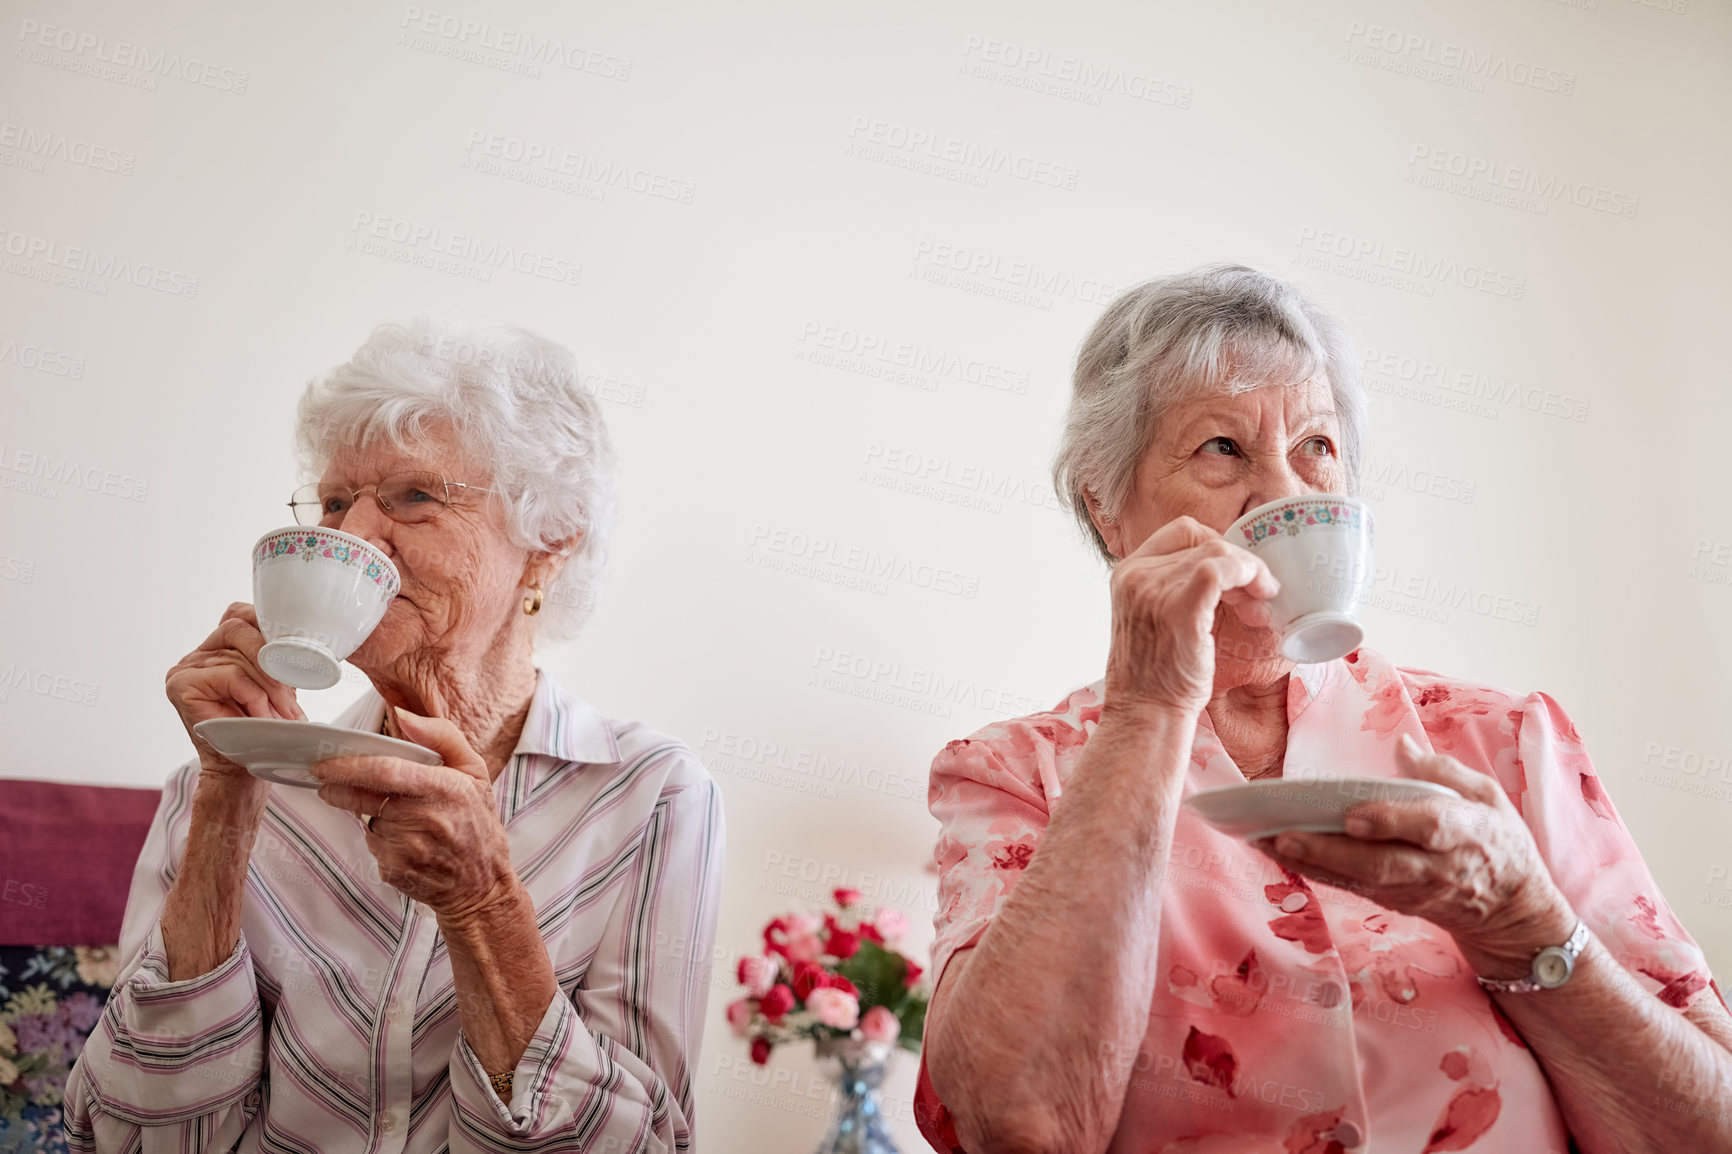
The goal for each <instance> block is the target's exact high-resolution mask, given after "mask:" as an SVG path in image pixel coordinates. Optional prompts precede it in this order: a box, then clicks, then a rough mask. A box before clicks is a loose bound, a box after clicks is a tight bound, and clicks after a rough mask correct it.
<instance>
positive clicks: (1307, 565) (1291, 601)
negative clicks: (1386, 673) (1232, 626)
mask: <svg viewBox="0 0 1732 1154" xmlns="http://www.w3.org/2000/svg"><path fill="white" fill-rule="evenodd" d="M1371 536H1372V521H1371V510H1370V508H1369V507H1367V506H1366V504H1365V502H1363V501H1360V500H1358V499H1356V498H1353V497H1344V496H1341V495H1340V494H1338V493H1311V494H1307V495H1306V496H1303V497H1286V498H1283V499H1282V500H1279V501H1271V502H1269V503H1268V504H1267V505H1259V506H1257V508H1255V509H1252V510H1251V511H1250V512H1249V513H1246V514H1245V515H1244V516H1243V517H1240V518H1239V519H1238V520H1237V521H1234V522H1233V524H1232V525H1231V526H1229V527H1228V529H1227V540H1228V541H1231V542H1232V543H1233V544H1235V545H1238V546H1240V547H1242V548H1245V549H1249V550H1250V551H1251V552H1253V553H1255V554H1256V555H1257V556H1258V557H1260V558H1262V560H1263V563H1264V564H1265V565H1267V566H1269V571H1270V572H1272V573H1273V574H1275V580H1277V581H1279V582H1280V583H1281V591H1280V592H1279V593H1277V594H1276V595H1275V596H1274V597H1272V598H1270V600H1269V602H1268V605H1269V612H1270V615H1271V616H1272V618H1273V621H1272V623H1271V624H1272V625H1273V627H1274V629H1275V631H1276V632H1277V633H1279V634H1280V635H1281V655H1282V656H1283V657H1285V658H1287V659H1288V660H1290V661H1297V662H1300V663H1302V664H1311V663H1314V662H1318V661H1333V660H1334V659H1335V658H1337V657H1345V656H1346V655H1347V654H1349V653H1352V652H1353V651H1354V650H1355V649H1357V648H1359V643H1360V642H1361V641H1363V640H1364V639H1365V630H1364V629H1363V628H1362V627H1361V626H1360V624H1359V622H1358V620H1356V618H1355V613H1356V611H1357V610H1358V607H1359V602H1360V600H1361V599H1362V598H1363V597H1364V595H1365V590H1366V585H1367V583H1368V580H1369V578H1370V576H1371Z"/></svg>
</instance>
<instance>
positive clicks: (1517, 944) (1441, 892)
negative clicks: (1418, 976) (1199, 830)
mask: <svg viewBox="0 0 1732 1154" xmlns="http://www.w3.org/2000/svg"><path fill="white" fill-rule="evenodd" d="M1396 765H1397V767H1398V768H1399V769H1400V770H1401V772H1402V773H1403V774H1405V775H1406V776H1408V777H1412V778H1417V779H1418V780H1420V781H1430V782H1435V783H1437V784H1438V785H1446V786H1448V787H1449V788H1451V789H1453V790H1455V791H1456V792H1457V793H1459V794H1461V796H1462V800H1460V801H1456V800H1454V799H1447V800H1444V801H1441V802H1440V801H1432V800H1427V801H1418V802H1393V801H1375V802H1366V803H1364V804H1362V805H1356V806H1354V807H1353V808H1352V809H1351V810H1349V811H1348V813H1347V828H1348V832H1347V833H1345V834H1326V833H1297V832H1289V833H1282V834H1277V835H1276V836H1275V837H1273V838H1265V839H1262V840H1260V841H1259V842H1258V843H1257V846H1258V848H1259V849H1261V850H1263V852H1264V853H1267V854H1268V855H1269V856H1270V857H1272V858H1274V859H1275V861H1277V862H1279V863H1280V864H1281V865H1283V866H1286V867H1287V868H1288V869H1290V870H1292V871H1293V872H1294V873H1299V874H1304V875H1305V876H1306V877H1309V878H1312V879H1314V880H1316V881H1320V882H1323V883H1324V884H1326V885H1332V886H1338V887H1340V888H1342V889H1346V890H1351V891H1354V892H1356V893H1360V894H1363V895H1365V896H1366V897H1368V898H1370V899H1371V900H1372V901H1374V902H1376V903H1377V904H1378V905H1381V906H1384V907H1385V908H1387V909H1391V910H1394V911H1396V912H1397V913H1403V914H1410V915H1412V916H1414V917H1420V918H1424V919H1425V920H1426V921H1429V922H1431V923H1433V924H1434V925H1437V926H1439V927H1441V928H1443V929H1445V930H1447V931H1449V933H1450V934H1451V935H1453V936H1454V938H1455V940H1456V943H1457V945H1458V946H1460V947H1461V949H1462V952H1463V954H1464V955H1466V957H1467V960H1468V962H1469V964H1471V965H1473V966H1474V968H1475V970H1476V971H1477V972H1478V973H1480V975H1481V976H1483V977H1515V976H1525V975H1526V974H1527V972H1528V968H1529V965H1530V963H1531V960H1532V958H1533V956H1534V953H1535V952H1536V951H1537V950H1539V949H1541V948H1542V947H1544V946H1548V945H1559V944H1561V943H1562V942H1563V941H1564V939H1565V938H1567V937H1568V936H1569V935H1570V932H1571V931H1572V930H1573V929H1574V928H1575V915H1574V914H1573V913H1572V912H1571V910H1570V905H1569V902H1568V901H1567V900H1566V899H1565V898H1564V896H1563V894H1562V893H1561V892H1560V891H1559V890H1558V887H1557V884H1556V883H1555V882H1554V881H1553V880H1552V876H1551V872H1550V871H1549V870H1547V869H1546V864H1545V862H1544V860H1543V859H1541V857H1540V853H1539V849H1538V847H1536V846H1535V845H1534V839H1533V834H1532V833H1531V832H1530V831H1529V830H1528V827H1527V825H1526V823H1525V822H1523V821H1522V818H1521V814H1519V813H1518V812H1516V808H1515V806H1513V805H1511V804H1510V800H1509V798H1508V797H1506V796H1505V795H1504V792H1503V789H1502V787H1501V786H1499V785H1498V783H1497V782H1496V781H1495V780H1494V779H1493V778H1491V777H1490V776H1488V775H1486V774H1483V773H1475V772H1474V771H1473V770H1471V769H1468V768H1467V767H1466V766H1464V765H1462V764H1461V763H1460V762H1459V761H1456V760H1455V759H1454V758H1452V757H1446V756H1444V755H1442V754H1435V753H1425V752H1423V751H1422V750H1421V749H1420V747H1419V745H1418V744H1417V743H1416V742H1414V741H1413V740H1412V739H1411V738H1409V737H1407V736H1405V735H1404V736H1403V737H1402V739H1401V744H1400V746H1399V747H1398V749H1397V753H1396Z"/></svg>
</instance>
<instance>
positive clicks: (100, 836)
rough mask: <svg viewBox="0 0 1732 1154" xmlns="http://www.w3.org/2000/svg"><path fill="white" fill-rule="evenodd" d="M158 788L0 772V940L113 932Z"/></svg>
mask: <svg viewBox="0 0 1732 1154" xmlns="http://www.w3.org/2000/svg"><path fill="white" fill-rule="evenodd" d="M161 799H162V791H161V790H159V789H125V788H120V787H117V786H104V785H72V784H68V783H66V782H60V781H24V780H19V779H15V778H5V779H0V946H74V945H77V946H93V945H108V944H112V943H114V942H117V941H119V940H120V921H121V915H122V914H124V913H125V912H126V895H127V892H128V890H130V889H131V887H132V867H133V865H134V864H135V863H136V862H137V861H138V851H139V850H140V849H142V848H143V846H144V838H145V834H146V833H148V832H149V831H150V820H151V818H152V817H154V816H155V815H156V806H157V803H158V802H159V801H160V800H161Z"/></svg>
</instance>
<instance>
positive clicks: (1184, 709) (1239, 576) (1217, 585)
mask: <svg viewBox="0 0 1732 1154" xmlns="http://www.w3.org/2000/svg"><path fill="white" fill-rule="evenodd" d="M1279 589H1280V583H1279V582H1278V581H1276V580H1275V575H1274V574H1272V573H1270V572H1269V567H1268V566H1267V565H1265V564H1264V563H1263V561H1262V559H1261V558H1259V557H1257V556H1256V555H1255V554H1253V553H1251V552H1250V551H1249V550H1247V549H1241V548H1239V547H1238V546H1237V545H1233V544H1231V543H1230V542H1228V540H1227V539H1226V538H1225V537H1223V536H1221V534H1219V533H1217V532H1215V531H1214V530H1213V529H1210V528H1209V527H1208V526H1206V525H1203V524H1202V523H1200V522H1198V521H1197V520H1195V519H1193V518H1191V517H1175V518H1174V519H1173V520H1171V521H1168V522H1167V523H1166V524H1165V525H1162V526H1161V527H1160V528H1159V529H1157V530H1155V531H1154V532H1153V533H1151V534H1149V537H1148V540H1146V541H1144V542H1143V543H1142V544H1141V545H1140V546H1138V547H1137V550H1136V551H1135V552H1134V553H1132V554H1131V555H1130V556H1128V557H1126V558H1125V559H1124V560H1122V561H1120V562H1119V563H1118V564H1117V565H1115V566H1114V567H1113V577H1112V598H1113V639H1112V648H1111V650H1110V651H1109V653H1108V655H1107V687H1106V702H1107V707H1108V708H1114V707H1119V706H1131V707H1136V706H1153V707H1155V708H1159V709H1168V710H1173V711H1177V712H1179V713H1182V714H1184V715H1185V716H1187V717H1195V715H1196V714H1198V713H1200V712H1202V710H1203V707H1204V706H1206V705H1207V704H1208V703H1209V696H1210V694H1212V693H1213V692H1214V689H1215V636H1214V629H1215V610H1216V608H1217V607H1218V606H1219V605H1220V604H1222V603H1223V602H1225V603H1226V604H1228V605H1231V606H1232V607H1233V609H1234V611H1235V612H1237V613H1238V615H1239V617H1240V619H1241V620H1243V621H1244V622H1245V624H1247V625H1267V624H1268V623H1269V607H1268V605H1267V604H1266V602H1267V601H1268V599H1269V598H1271V597H1273V596H1274V595H1275V594H1276V592H1277V591H1279Z"/></svg>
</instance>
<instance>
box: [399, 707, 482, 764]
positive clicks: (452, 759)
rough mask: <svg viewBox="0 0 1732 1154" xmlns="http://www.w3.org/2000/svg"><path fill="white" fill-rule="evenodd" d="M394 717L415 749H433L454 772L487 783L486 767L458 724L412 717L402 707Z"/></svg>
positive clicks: (417, 716)
mask: <svg viewBox="0 0 1732 1154" xmlns="http://www.w3.org/2000/svg"><path fill="white" fill-rule="evenodd" d="M392 714H393V715H394V716H395V717H396V718H397V725H398V727H399V728H401V729H402V731H403V736H404V737H406V738H408V739H409V740H410V741H412V742H414V743H415V744H416V745H419V746H421V747H423V748H425V749H431V750H432V751H433V752H434V753H437V754H438V755H439V757H440V758H441V759H442V760H443V761H444V762H445V764H446V765H448V766H450V767H451V768H452V769H460V770H462V771H463V772H465V773H468V774H471V775H479V776H480V777H481V779H482V780H483V781H485V780H486V779H487V767H486V765H485V764H483V762H482V760H481V758H480V757H479V756H478V755H477V754H476V752H475V751H474V750H473V749H471V748H470V747H469V741H468V739H467V738H465V737H464V736H463V731H462V730H460V729H458V728H457V725H456V723H455V722H452V721H449V720H447V719H445V718H443V717H422V716H421V715H420V714H418V713H410V712H409V711H408V710H407V709H404V708H403V707H402V706H400V705H399V706H397V707H396V708H395V709H393V710H392Z"/></svg>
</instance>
